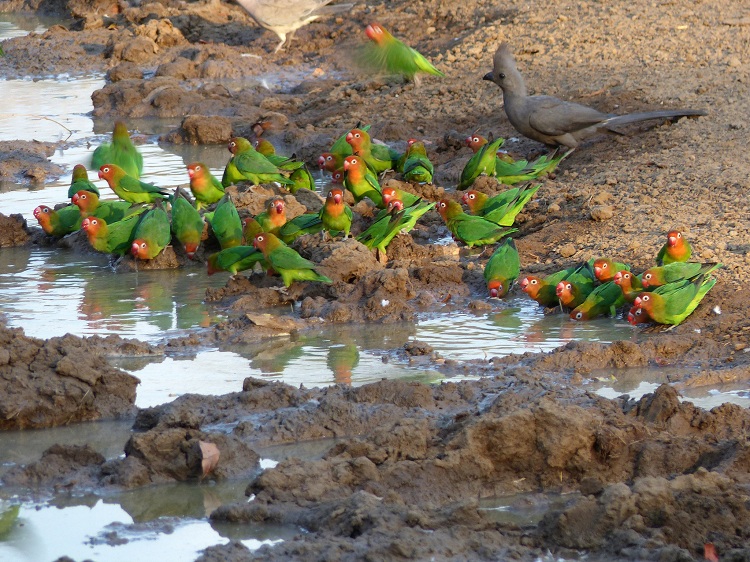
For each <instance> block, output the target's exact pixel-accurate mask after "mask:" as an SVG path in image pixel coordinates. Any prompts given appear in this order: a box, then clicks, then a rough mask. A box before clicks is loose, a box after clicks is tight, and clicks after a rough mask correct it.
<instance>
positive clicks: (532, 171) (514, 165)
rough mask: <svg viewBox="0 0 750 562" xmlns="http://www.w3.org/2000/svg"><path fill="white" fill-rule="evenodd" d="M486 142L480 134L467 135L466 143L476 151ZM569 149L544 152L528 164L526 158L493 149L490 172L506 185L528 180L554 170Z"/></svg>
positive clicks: (567, 154) (568, 152) (567, 153)
mask: <svg viewBox="0 0 750 562" xmlns="http://www.w3.org/2000/svg"><path fill="white" fill-rule="evenodd" d="M486 144H487V139H486V138H484V137H483V136H481V135H472V136H470V137H467V139H466V145H467V146H468V147H469V148H471V149H472V150H473V151H474V153H476V152H477V151H478V150H479V149H480V148H481V147H483V146H485V145H486ZM571 152H573V151H572V150H569V151H567V152H565V153H564V154H561V155H559V156H557V155H555V154H553V155H551V156H550V155H547V154H544V155H542V156H540V157H539V158H537V159H536V160H534V161H533V162H532V163H530V164H529V161H528V160H513V158H511V157H510V155H508V154H506V153H503V152H498V151H495V171H494V172H493V173H492V175H493V176H495V178H497V181H499V182H500V183H503V184H506V185H514V184H516V183H519V182H522V181H530V180H533V179H536V178H539V177H541V176H544V175H547V174H550V173H552V172H554V171H555V169H556V168H557V166H558V165H559V164H560V162H562V161H563V160H564V159H565V158H566V157H567V156H569V155H570V153H571Z"/></svg>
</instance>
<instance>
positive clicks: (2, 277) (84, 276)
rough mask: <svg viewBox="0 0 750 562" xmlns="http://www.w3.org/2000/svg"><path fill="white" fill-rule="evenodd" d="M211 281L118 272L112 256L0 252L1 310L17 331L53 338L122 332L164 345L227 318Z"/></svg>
mask: <svg viewBox="0 0 750 562" xmlns="http://www.w3.org/2000/svg"><path fill="white" fill-rule="evenodd" d="M220 277H221V276H216V277H210V278H209V277H208V274H207V273H206V270H205V268H204V267H202V266H201V265H196V266H195V267H193V268H189V269H184V270H163V271H140V272H132V273H114V272H113V271H112V270H111V268H110V266H109V257H108V256H105V255H103V254H102V255H98V254H77V253H74V252H71V251H66V250H60V249H40V248H36V247H20V248H3V249H2V251H0V310H2V312H3V313H4V314H5V315H6V317H7V320H8V324H9V325H10V326H20V327H22V328H24V330H25V332H26V334H27V335H29V336H33V337H39V338H49V337H53V336H62V335H65V334H67V333H72V334H75V335H78V336H90V335H95V334H96V335H101V336H106V335H108V334H118V335H120V336H123V337H137V338H139V339H143V340H145V341H149V342H152V343H153V342H157V341H160V340H162V339H163V338H164V337H167V336H170V335H176V334H177V333H179V332H181V331H183V330H187V329H190V328H195V327H201V326H208V325H210V324H211V322H215V321H216V320H217V319H218V318H219V317H218V316H217V314H215V313H214V312H213V311H212V309H211V307H210V306H209V305H206V304H204V303H203V298H204V297H205V290H206V288H207V287H222V286H224V284H225V283H226V279H221V278H220Z"/></svg>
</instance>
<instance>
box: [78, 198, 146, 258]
mask: <svg viewBox="0 0 750 562" xmlns="http://www.w3.org/2000/svg"><path fill="white" fill-rule="evenodd" d="M143 210H145V209H143ZM140 220H141V213H138V214H135V215H130V216H129V217H127V218H124V219H123V220H121V221H117V222H114V223H112V224H107V222H106V221H105V220H103V219H98V218H96V217H88V218H85V219H83V223H81V226H82V227H83V230H84V231H85V232H86V236H87V237H88V239H89V244H91V247H92V248H94V250H96V251H97V252H102V253H105V254H117V255H119V256H124V255H125V254H127V253H128V252H130V250H131V248H132V244H131V242H132V241H133V233H134V232H135V227H136V226H138V223H139V222H140Z"/></svg>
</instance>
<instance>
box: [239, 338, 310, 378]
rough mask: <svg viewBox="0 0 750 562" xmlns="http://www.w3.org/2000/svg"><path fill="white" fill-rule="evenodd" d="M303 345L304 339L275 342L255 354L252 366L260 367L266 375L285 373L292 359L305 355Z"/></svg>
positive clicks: (251, 362) (251, 361)
mask: <svg viewBox="0 0 750 562" xmlns="http://www.w3.org/2000/svg"><path fill="white" fill-rule="evenodd" d="M303 345H304V341H299V340H298V341H286V342H283V343H282V342H275V344H274V345H273V346H268V347H266V348H265V349H263V350H261V351H259V352H258V353H257V354H256V355H254V356H253V358H252V359H251V360H250V368H251V369H258V370H259V371H260V372H261V374H262V375H264V376H280V375H283V374H284V371H285V370H286V367H287V365H288V364H289V362H290V361H292V360H294V359H299V358H300V357H302V356H303V355H304V349H303V347H302V346H303Z"/></svg>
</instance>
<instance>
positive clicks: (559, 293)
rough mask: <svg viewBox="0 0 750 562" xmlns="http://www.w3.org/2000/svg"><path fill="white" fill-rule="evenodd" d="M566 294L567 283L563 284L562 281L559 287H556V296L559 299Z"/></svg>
mask: <svg viewBox="0 0 750 562" xmlns="http://www.w3.org/2000/svg"><path fill="white" fill-rule="evenodd" d="M564 292H565V283H563V282H562V281H560V282H559V283H558V284H557V287H555V294H556V295H557V296H558V297H561V296H562V294H563V293H564Z"/></svg>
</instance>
